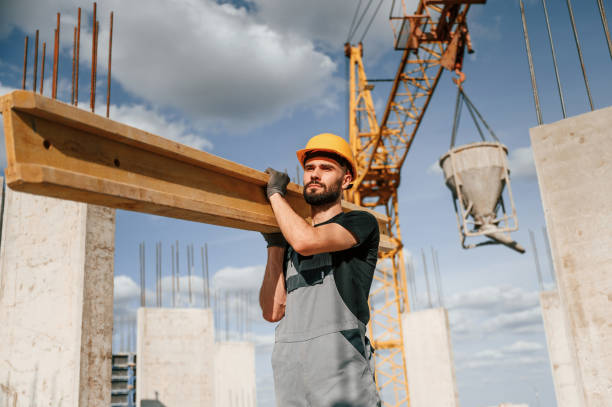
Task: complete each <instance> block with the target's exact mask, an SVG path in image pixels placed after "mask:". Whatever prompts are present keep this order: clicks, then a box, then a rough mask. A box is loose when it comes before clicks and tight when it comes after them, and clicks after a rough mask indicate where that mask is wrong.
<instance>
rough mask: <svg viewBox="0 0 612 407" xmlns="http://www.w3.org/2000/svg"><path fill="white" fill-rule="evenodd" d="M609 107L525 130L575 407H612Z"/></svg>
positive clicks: (611, 113)
mask: <svg viewBox="0 0 612 407" xmlns="http://www.w3.org/2000/svg"><path fill="white" fill-rule="evenodd" d="M611 128H612V107H608V108H605V109H600V110H597V111H594V112H589V113H586V114H583V115H580V116H576V117H572V118H569V119H565V120H561V121H559V122H556V123H552V124H547V125H544V126H538V127H535V128H533V129H531V142H532V146H533V153H534V158H535V165H536V170H537V173H538V182H539V184H540V193H541V195H542V205H543V206H544V214H545V216H546V226H547V228H548V235H549V239H550V243H551V250H552V256H553V262H554V266H555V271H556V275H557V283H558V289H559V298H560V301H561V305H562V309H563V311H564V314H565V321H566V328H567V337H568V342H569V345H570V350H571V352H572V353H573V357H572V359H573V361H574V364H575V373H576V383H577V387H578V390H579V399H580V400H579V404H577V406H578V407H605V406H611V405H612V346H610V341H611V340H612V312H610V310H611V309H612V273H611V272H610V270H612V250H610V248H611V247H612V188H610V185H612V183H611V178H612V137H611V135H610V129H611Z"/></svg>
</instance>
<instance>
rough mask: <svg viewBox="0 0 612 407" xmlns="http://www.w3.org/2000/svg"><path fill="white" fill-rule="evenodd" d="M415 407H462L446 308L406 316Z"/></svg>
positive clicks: (406, 344) (406, 349)
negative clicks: (458, 393) (460, 406)
mask: <svg viewBox="0 0 612 407" xmlns="http://www.w3.org/2000/svg"><path fill="white" fill-rule="evenodd" d="M402 330H403V335H404V353H405V356H406V369H407V375H408V388H409V389H410V406H411V407H431V406H436V407H459V397H458V395H457V383H456V380H455V366H454V362H453V351H452V346H451V340H450V330H449V326H448V313H447V311H446V309H444V308H435V309H428V310H425V311H416V312H410V313H406V314H403V315H402Z"/></svg>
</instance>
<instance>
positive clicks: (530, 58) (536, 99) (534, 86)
mask: <svg viewBox="0 0 612 407" xmlns="http://www.w3.org/2000/svg"><path fill="white" fill-rule="evenodd" d="M519 5H520V9H521V20H522V22H523V37H525V49H526V50H527V60H528V61H529V74H530V75H531V87H532V89H533V101H534V103H535V108H536V114H537V116H538V124H540V125H541V124H542V123H543V120H542V109H541V108H540V97H539V96H538V85H537V83H536V77H535V70H534V68H533V56H532V55H531V45H530V44H529V33H528V31H527V20H526V18H525V5H524V4H523V0H519Z"/></svg>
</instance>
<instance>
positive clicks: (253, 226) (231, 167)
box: [0, 91, 396, 251]
mask: <svg viewBox="0 0 612 407" xmlns="http://www.w3.org/2000/svg"><path fill="white" fill-rule="evenodd" d="M0 108H1V111H2V115H3V117H4V134H5V139H6V156H7V162H8V166H7V168H6V171H5V177H6V182H7V185H8V186H9V187H10V188H12V189H14V190H16V191H22V192H29V193H33V194H37V195H45V196H51V197H56V198H61V199H69V200H73V201H79V202H86V203H91V204H96V205H102V206H108V207H112V208H118V209H125V210H130V211H136V212H144V213H151V214H155V215H160V216H167V217H171V218H177V219H185V220H190V221H195V222H203V223H210V224H214V225H220V226H227V227H232V228H238V229H247V230H255V231H260V232H273V231H278V226H277V224H276V220H275V218H274V213H273V212H272V208H271V207H270V204H269V202H268V200H267V198H266V196H265V193H264V187H265V185H266V183H267V181H268V175H267V174H265V173H263V172H261V171H257V170H254V169H252V168H249V167H246V166H244V165H240V164H237V163H234V162H232V161H229V160H226V159H223V158H221V157H217V156H215V155H213V154H210V153H206V152H203V151H199V150H196V149H193V148H191V147H188V146H185V145H183V144H179V143H177V142H174V141H171V140H168V139H165V138H162V137H159V136H156V135H154V134H151V133H147V132H145V131H143V130H139V129H136V128H134V127H130V126H127V125H125V124H122V123H118V122H115V121H112V120H109V119H107V118H104V117H102V116H98V115H96V114H93V113H91V112H87V111H84V110H81V109H78V108H76V107H74V106H71V105H68V104H65V103H62V102H59V101H57V100H52V99H49V98H46V97H44V96H41V95H37V94H35V93H33V92H29V91H14V92H12V93H9V94H7V95H5V96H2V97H1V98H0ZM287 200H288V201H289V203H290V204H291V206H292V207H293V208H294V209H295V211H296V212H297V213H299V214H300V215H301V216H302V217H304V218H308V217H309V216H310V207H309V205H308V204H307V203H306V202H305V201H304V199H303V197H302V188H301V187H300V186H299V185H296V184H293V183H291V184H289V186H288V192H287ZM343 208H344V210H345V211H350V210H355V209H361V210H367V211H369V212H370V213H372V214H373V215H374V216H376V218H377V219H378V221H379V225H380V226H381V245H380V250H381V251H389V250H392V249H394V248H396V244H395V243H394V242H393V241H391V240H390V239H389V237H388V235H387V227H388V226H387V224H388V218H387V217H386V216H384V215H382V214H380V213H378V212H375V211H372V210H368V209H364V208H361V207H358V206H356V205H353V204H349V203H348V202H343Z"/></svg>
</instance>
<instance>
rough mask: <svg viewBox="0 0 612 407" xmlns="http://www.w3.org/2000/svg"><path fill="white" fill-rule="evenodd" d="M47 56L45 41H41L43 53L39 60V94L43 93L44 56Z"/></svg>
mask: <svg viewBox="0 0 612 407" xmlns="http://www.w3.org/2000/svg"><path fill="white" fill-rule="evenodd" d="M46 56H47V43H46V42H43V54H42V60H41V61H40V62H41V64H40V94H41V95H42V94H43V85H44V83H45V57H46Z"/></svg>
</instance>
